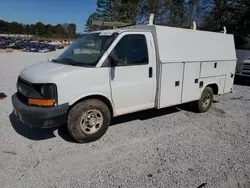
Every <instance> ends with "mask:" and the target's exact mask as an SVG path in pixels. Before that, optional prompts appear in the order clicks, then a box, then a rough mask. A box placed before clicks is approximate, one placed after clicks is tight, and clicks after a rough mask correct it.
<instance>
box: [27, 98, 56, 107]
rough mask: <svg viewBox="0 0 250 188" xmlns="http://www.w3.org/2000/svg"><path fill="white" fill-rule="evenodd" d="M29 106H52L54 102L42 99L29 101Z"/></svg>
mask: <svg viewBox="0 0 250 188" xmlns="http://www.w3.org/2000/svg"><path fill="white" fill-rule="evenodd" d="M29 104H30V105H36V106H47V107H49V106H54V104H55V101H54V100H44V99H29Z"/></svg>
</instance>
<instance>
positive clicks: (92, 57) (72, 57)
mask: <svg viewBox="0 0 250 188" xmlns="http://www.w3.org/2000/svg"><path fill="white" fill-rule="evenodd" d="M116 36H117V33H109V34H107V33H101V32H98V33H90V34H84V35H82V36H81V37H79V38H78V39H77V40H75V42H74V43H73V44H72V45H70V46H69V47H68V48H67V49H66V50H65V51H64V52H63V53H62V54H61V55H60V56H59V57H58V58H57V59H55V60H53V61H54V62H59V63H60V62H61V63H66V64H71V65H79V66H96V64H97V63H98V61H99V59H100V58H101V57H102V55H103V54H104V52H105V51H106V50H107V48H108V47H109V46H110V45H111V43H112V42H113V41H114V39H115V38H116Z"/></svg>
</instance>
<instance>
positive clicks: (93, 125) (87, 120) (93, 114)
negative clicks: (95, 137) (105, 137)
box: [80, 109, 103, 134]
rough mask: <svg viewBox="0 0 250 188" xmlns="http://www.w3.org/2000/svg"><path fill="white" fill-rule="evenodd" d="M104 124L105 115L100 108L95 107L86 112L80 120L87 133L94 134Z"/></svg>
mask: <svg viewBox="0 0 250 188" xmlns="http://www.w3.org/2000/svg"><path fill="white" fill-rule="evenodd" d="M102 124H103V115H102V113H101V112H100V111H99V110H96V109H93V110H88V111H87V112H85V113H84V114H83V116H82V118H81V120H80V127H81V129H82V131H83V132H84V133H85V134H94V133H96V132H97V131H99V130H100V128H101V127H102Z"/></svg>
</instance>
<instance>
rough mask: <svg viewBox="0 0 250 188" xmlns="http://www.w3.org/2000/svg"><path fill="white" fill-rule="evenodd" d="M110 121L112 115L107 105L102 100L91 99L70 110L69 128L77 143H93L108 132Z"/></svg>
mask: <svg viewBox="0 0 250 188" xmlns="http://www.w3.org/2000/svg"><path fill="white" fill-rule="evenodd" d="M110 121H111V113H110V110H109V108H108V107H107V105H106V104H105V103H104V102H102V101H100V100H97V99H89V100H86V101H82V102H79V103H78V104H76V105H75V106H73V107H72V108H71V109H70V111H69V114H68V120H67V128H68V131H69V133H70V135H71V136H72V138H73V139H75V140H76V141H78V142H80V143H84V142H92V141H96V140H98V139H99V138H101V137H102V136H103V135H104V134H105V133H106V132H107V130H108V128H109V125H110Z"/></svg>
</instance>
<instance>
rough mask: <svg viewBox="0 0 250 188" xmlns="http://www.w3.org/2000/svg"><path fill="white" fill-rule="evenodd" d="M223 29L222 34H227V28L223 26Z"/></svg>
mask: <svg viewBox="0 0 250 188" xmlns="http://www.w3.org/2000/svg"><path fill="white" fill-rule="evenodd" d="M223 29H224V34H227V28H226V26H224V27H223Z"/></svg>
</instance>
